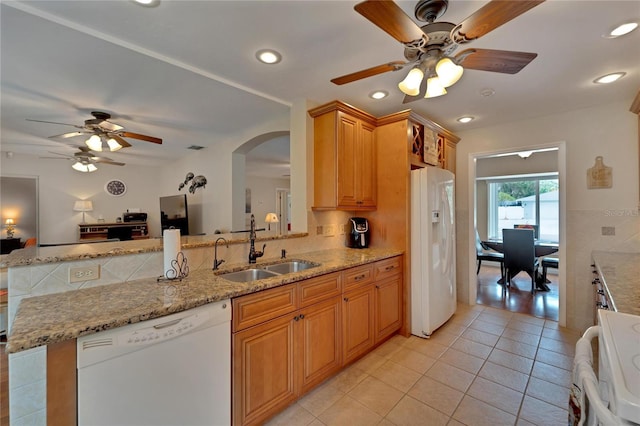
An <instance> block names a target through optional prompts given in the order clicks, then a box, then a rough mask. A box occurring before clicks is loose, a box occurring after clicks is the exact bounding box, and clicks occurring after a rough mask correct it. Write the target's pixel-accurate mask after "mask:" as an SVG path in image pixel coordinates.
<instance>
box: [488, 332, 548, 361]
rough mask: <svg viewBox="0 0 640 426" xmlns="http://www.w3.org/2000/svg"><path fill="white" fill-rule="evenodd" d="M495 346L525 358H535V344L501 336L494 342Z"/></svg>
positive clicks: (536, 350)
mask: <svg viewBox="0 0 640 426" xmlns="http://www.w3.org/2000/svg"><path fill="white" fill-rule="evenodd" d="M496 348H498V349H502V350H503V351H506V352H511V353H512V354H516V355H520V356H525V357H527V358H531V359H535V357H536V352H538V348H537V347H536V346H532V345H527V344H526V343H522V342H516V341H515V340H511V339H507V338H506V337H501V338H500V339H499V340H498V343H496Z"/></svg>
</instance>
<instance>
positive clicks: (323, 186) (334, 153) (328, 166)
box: [309, 101, 377, 211]
mask: <svg viewBox="0 0 640 426" xmlns="http://www.w3.org/2000/svg"><path fill="white" fill-rule="evenodd" d="M309 114H310V115H311V117H313V118H314V150H313V152H314V203H313V209H314V210H350V211H354V210H375V208H376V193H377V174H376V149H375V134H374V131H375V128H376V126H375V117H373V116H371V115H369V114H367V113H365V112H363V111H360V110H358V109H356V108H353V107H351V106H349V105H346V104H344V103H342V102H339V101H334V102H332V103H330V104H327V105H323V106H321V107H318V108H315V109H312V110H310V111H309Z"/></svg>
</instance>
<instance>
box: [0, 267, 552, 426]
mask: <svg viewBox="0 0 640 426" xmlns="http://www.w3.org/2000/svg"><path fill="white" fill-rule="evenodd" d="M499 278H500V268H498V267H494V266H491V265H484V264H483V265H482V268H480V274H478V299H477V303H478V304H480V305H485V306H492V307H494V308H500V309H505V310H508V311H511V312H520V313H525V314H530V315H533V316H536V317H539V318H544V319H550V320H554V321H557V320H558V277H557V276H556V275H549V279H550V280H551V283H550V284H547V285H548V286H549V288H550V289H551V290H550V291H548V292H536V293H535V294H534V295H532V294H531V291H530V290H531V281H530V279H529V276H528V275H526V274H525V273H521V274H520V275H518V276H516V277H515V278H514V279H513V282H512V285H511V287H510V288H509V289H507V290H506V291H504V289H503V286H502V285H500V284H498V283H497V281H498V279H499ZM4 348H5V346H4V345H0V426H8V425H9V367H8V364H9V362H8V358H7V354H6V353H5V352H4Z"/></svg>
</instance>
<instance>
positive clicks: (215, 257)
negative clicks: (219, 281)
mask: <svg viewBox="0 0 640 426" xmlns="http://www.w3.org/2000/svg"><path fill="white" fill-rule="evenodd" d="M220 240H222V241H224V243H225V245H226V246H227V248H229V242H228V241H227V240H225V239H224V238H222V237H220V238H218V239H217V240H216V243H215V244H214V248H213V270H214V271H217V270H218V266H220V265H222V262H224V259H220V260H218V241H220Z"/></svg>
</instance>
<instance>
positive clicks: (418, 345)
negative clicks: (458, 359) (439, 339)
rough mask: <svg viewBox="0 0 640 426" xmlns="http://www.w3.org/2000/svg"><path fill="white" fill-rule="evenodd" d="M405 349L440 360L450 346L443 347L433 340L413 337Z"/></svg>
mask: <svg viewBox="0 0 640 426" xmlns="http://www.w3.org/2000/svg"><path fill="white" fill-rule="evenodd" d="M405 347H407V348H410V349H412V350H414V351H416V352H420V353H421V354H422V355H426V356H428V357H429V358H433V359H438V358H440V356H441V355H442V354H443V353H444V352H445V351H446V350H447V347H448V346H445V345H441V344H440V343H436V342H433V341H431V339H422V338H420V337H416V336H411V338H410V340H409V342H408V343H407V344H406V345H405Z"/></svg>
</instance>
